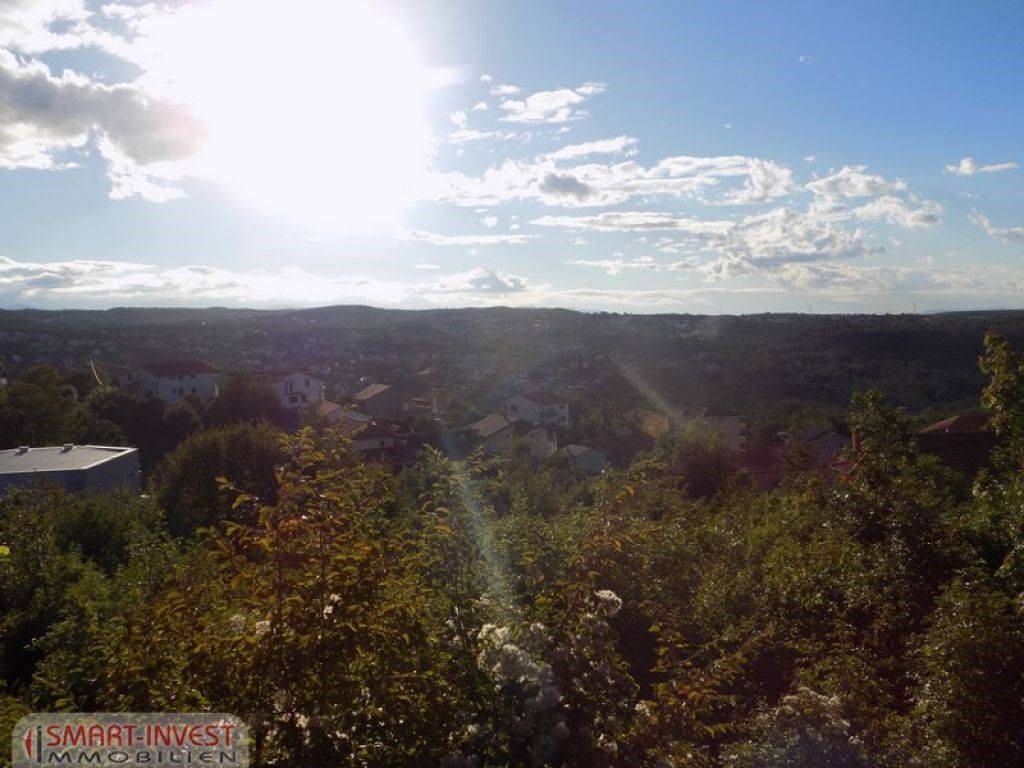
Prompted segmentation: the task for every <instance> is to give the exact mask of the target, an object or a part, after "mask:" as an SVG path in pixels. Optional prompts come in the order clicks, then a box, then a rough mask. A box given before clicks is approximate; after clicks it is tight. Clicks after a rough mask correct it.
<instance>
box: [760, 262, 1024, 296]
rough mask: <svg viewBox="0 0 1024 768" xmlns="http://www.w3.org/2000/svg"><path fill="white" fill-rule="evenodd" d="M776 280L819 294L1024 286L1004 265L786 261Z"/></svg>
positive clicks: (990, 290)
mask: <svg viewBox="0 0 1024 768" xmlns="http://www.w3.org/2000/svg"><path fill="white" fill-rule="evenodd" d="M774 279H775V280H776V281H777V282H778V283H779V284H780V285H782V286H784V287H785V288H787V289H795V290H799V291H805V292H810V293H818V294H838V295H869V296H870V295H876V294H881V293H912V294H913V293H923V294H935V293H937V294H1000V293H1013V292H1017V291H1020V290H1021V289H1022V288H1024V274H1022V273H1021V272H1020V271H1017V270H1007V269H1003V268H996V269H992V268H976V269H969V270H968V269H936V268H928V269H921V268H919V267H881V266H879V267H875V266H861V265H855V264H849V263H825V264H786V265H784V266H783V267H782V268H780V270H779V271H778V272H777V273H776V274H775V275H774Z"/></svg>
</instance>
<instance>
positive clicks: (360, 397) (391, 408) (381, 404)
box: [353, 384, 402, 419]
mask: <svg viewBox="0 0 1024 768" xmlns="http://www.w3.org/2000/svg"><path fill="white" fill-rule="evenodd" d="M353 400H355V403H356V408H358V409H359V410H360V411H362V412H363V413H368V414H369V415H370V416H372V417H373V418H375V419H379V418H389V417H391V416H397V415H398V414H399V412H400V411H401V410H402V401H401V399H400V398H399V396H398V391H397V390H396V389H395V388H394V387H392V386H391V385H390V384H370V385H369V386H368V387H364V388H363V389H361V390H359V391H358V392H356V394H355V397H354V398H353Z"/></svg>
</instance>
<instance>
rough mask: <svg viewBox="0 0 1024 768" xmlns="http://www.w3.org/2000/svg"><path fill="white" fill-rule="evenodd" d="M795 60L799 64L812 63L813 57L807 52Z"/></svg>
mask: <svg viewBox="0 0 1024 768" xmlns="http://www.w3.org/2000/svg"><path fill="white" fill-rule="evenodd" d="M797 61H798V62H799V63H800V64H813V63H814V57H813V56H809V55H808V54H806V53H805V54H804V55H803V56H801V57H800V58H798V59H797Z"/></svg>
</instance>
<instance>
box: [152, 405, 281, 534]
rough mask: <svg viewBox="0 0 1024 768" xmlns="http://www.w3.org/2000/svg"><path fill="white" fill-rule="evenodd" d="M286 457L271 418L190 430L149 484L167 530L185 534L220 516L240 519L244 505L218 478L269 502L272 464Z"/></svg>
mask: <svg viewBox="0 0 1024 768" xmlns="http://www.w3.org/2000/svg"><path fill="white" fill-rule="evenodd" d="M286 459H287V453H286V452H285V448H284V434H283V433H281V432H279V431H278V430H277V429H276V428H275V427H273V426H271V425H270V424H267V423H261V424H248V423H240V424H229V425H227V426H222V427H214V428H211V429H207V430H204V431H201V432H197V433H196V434H194V435H192V436H191V437H190V438H188V439H187V440H185V441H184V442H183V443H182V444H181V445H179V446H178V447H177V448H176V449H175V450H174V451H173V452H172V453H171V454H170V455H168V457H167V458H166V459H165V460H164V462H163V463H162V464H161V465H160V466H159V468H158V469H157V471H156V473H155V476H154V478H153V481H152V488H153V492H154V494H155V496H156V499H157V503H158V504H159V505H160V507H161V509H163V510H164V511H165V514H166V516H167V525H168V527H169V529H170V531H171V532H172V533H173V534H175V535H176V536H189V535H190V534H192V533H193V532H194V531H195V530H196V529H197V528H205V527H209V526H211V525H216V524H217V523H220V522H222V521H227V520H234V521H236V522H240V521H241V520H242V519H243V515H245V514H246V513H247V512H248V511H249V507H245V506H238V505H235V503H234V501H235V496H236V495H237V492H234V491H232V490H231V489H230V488H228V489H225V488H223V483H222V482H221V480H222V479H224V480H227V482H228V483H229V484H230V485H231V486H233V487H235V488H244V489H246V491H247V492H248V493H249V494H251V495H253V496H254V497H256V498H259V499H260V500H261V501H262V502H263V503H266V504H274V503H275V502H276V501H277V485H278V484H277V477H276V475H275V469H276V467H277V466H278V465H280V464H283V463H284V462H285V460H286Z"/></svg>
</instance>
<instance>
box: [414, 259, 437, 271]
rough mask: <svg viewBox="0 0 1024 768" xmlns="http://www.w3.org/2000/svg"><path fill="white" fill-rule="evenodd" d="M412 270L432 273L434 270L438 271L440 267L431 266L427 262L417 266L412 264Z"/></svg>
mask: <svg viewBox="0 0 1024 768" xmlns="http://www.w3.org/2000/svg"><path fill="white" fill-rule="evenodd" d="M412 268H413V269H418V270H420V271H422V272H434V271H435V270H438V269H440V268H441V267H439V266H438V265H437V264H431V263H430V262H427V261H421V262H419V263H418V264H413V265H412Z"/></svg>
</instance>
